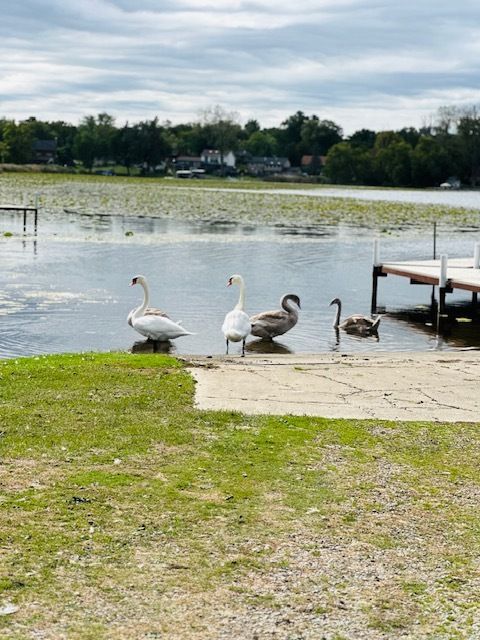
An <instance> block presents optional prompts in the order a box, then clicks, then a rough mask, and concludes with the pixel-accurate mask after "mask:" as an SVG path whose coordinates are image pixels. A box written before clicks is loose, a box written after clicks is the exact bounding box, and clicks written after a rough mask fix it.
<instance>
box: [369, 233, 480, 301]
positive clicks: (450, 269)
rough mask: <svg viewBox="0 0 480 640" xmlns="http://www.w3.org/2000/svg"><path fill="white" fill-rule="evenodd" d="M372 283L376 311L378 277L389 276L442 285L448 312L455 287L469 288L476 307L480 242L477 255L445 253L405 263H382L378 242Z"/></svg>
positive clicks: (437, 285) (442, 298)
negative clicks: (428, 258)
mask: <svg viewBox="0 0 480 640" xmlns="http://www.w3.org/2000/svg"><path fill="white" fill-rule="evenodd" d="M373 262H374V264H373V274H372V275H373V285H372V313H376V310H377V290H378V278H382V277H386V276H388V275H395V276H400V277H403V278H409V279H410V284H426V285H432V286H433V287H438V291H439V311H440V313H444V311H445V294H447V293H452V292H453V291H454V290H455V289H460V290H462V291H469V292H471V294H472V305H473V307H474V308H475V307H476V305H477V302H478V293H479V292H480V243H476V244H475V248H474V252H473V257H471V258H451V259H448V256H446V255H442V256H441V257H440V259H439V260H438V259H434V260H406V261H401V262H381V261H380V260H379V252H378V242H376V244H375V245H374V258H373Z"/></svg>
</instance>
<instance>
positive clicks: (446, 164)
mask: <svg viewBox="0 0 480 640" xmlns="http://www.w3.org/2000/svg"><path fill="white" fill-rule="evenodd" d="M454 172H455V170H454V168H453V165H452V161H451V157H450V156H449V154H448V152H447V150H446V149H445V147H444V146H443V145H442V142H441V140H439V139H437V138H434V137H432V136H422V137H421V138H420V140H419V142H418V144H417V146H416V147H415V149H414V150H413V151H412V182H413V184H414V185H415V186H416V187H431V186H433V185H439V184H440V183H442V182H444V181H445V180H446V178H447V177H448V176H450V175H451V174H452V173H454Z"/></svg>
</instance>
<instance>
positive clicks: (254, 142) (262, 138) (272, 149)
mask: <svg viewBox="0 0 480 640" xmlns="http://www.w3.org/2000/svg"><path fill="white" fill-rule="evenodd" d="M244 148H245V151H248V153H250V154H251V155H252V156H275V155H277V141H276V139H275V138H274V137H273V136H272V134H270V133H265V132H264V131H255V132H254V133H252V135H251V136H250V137H249V138H248V140H247V141H246V142H245V144H244Z"/></svg>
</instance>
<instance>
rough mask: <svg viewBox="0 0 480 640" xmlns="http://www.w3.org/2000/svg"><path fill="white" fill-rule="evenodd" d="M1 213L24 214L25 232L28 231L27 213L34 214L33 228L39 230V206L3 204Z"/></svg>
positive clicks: (0, 206)
mask: <svg viewBox="0 0 480 640" xmlns="http://www.w3.org/2000/svg"><path fill="white" fill-rule="evenodd" d="M0 211H18V212H23V232H24V233H25V232H26V230H27V213H33V227H34V230H35V231H36V230H37V225H38V206H34V207H31V206H28V205H24V204H2V205H0Z"/></svg>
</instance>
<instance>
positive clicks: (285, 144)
mask: <svg viewBox="0 0 480 640" xmlns="http://www.w3.org/2000/svg"><path fill="white" fill-rule="evenodd" d="M307 120H308V117H307V116H306V115H305V114H304V113H303V111H297V112H296V113H295V114H293V115H292V116H289V117H288V118H287V119H286V120H284V121H283V122H282V125H281V128H280V129H279V130H278V146H279V148H280V149H283V151H282V152H281V153H282V155H286V156H287V157H288V159H289V160H290V162H291V163H292V165H294V166H297V167H298V166H300V161H301V158H302V153H303V151H302V147H301V141H302V135H301V132H302V126H303V124H304V123H305V122H306V121H307Z"/></svg>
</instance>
